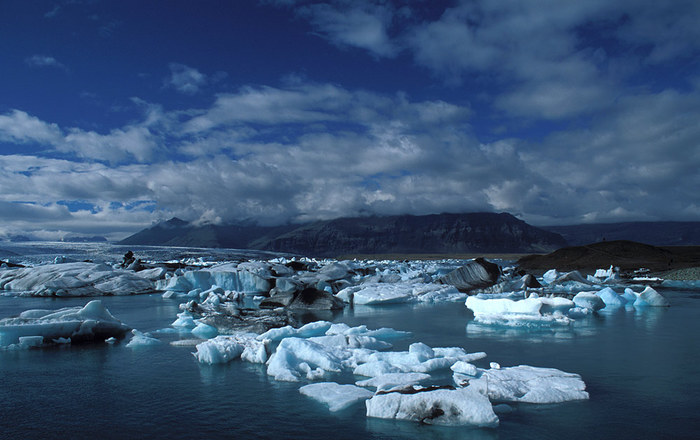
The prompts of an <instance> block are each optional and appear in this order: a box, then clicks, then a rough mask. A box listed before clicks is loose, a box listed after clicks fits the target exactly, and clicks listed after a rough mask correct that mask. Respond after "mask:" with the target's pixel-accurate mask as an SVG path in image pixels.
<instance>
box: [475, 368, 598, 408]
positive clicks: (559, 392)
mask: <svg viewBox="0 0 700 440" xmlns="http://www.w3.org/2000/svg"><path fill="white" fill-rule="evenodd" d="M470 386H475V387H483V389H485V390H487V392H488V396H489V398H490V399H491V400H492V401H494V402H527V403H559V402H566V401H570V400H583V399H588V393H587V392H586V391H585V389H586V384H585V383H584V382H583V380H582V379H581V376H579V375H578V374H573V373H567V372H564V371H561V370H557V369H555V368H539V367H532V366H529V365H520V366H517V367H508V368H499V369H496V368H493V367H492V368H491V369H490V370H485V371H483V373H482V375H481V376H480V377H479V378H477V379H472V380H470Z"/></svg>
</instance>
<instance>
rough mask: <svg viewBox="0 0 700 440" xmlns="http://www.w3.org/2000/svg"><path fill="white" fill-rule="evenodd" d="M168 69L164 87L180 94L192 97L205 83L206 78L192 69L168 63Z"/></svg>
mask: <svg viewBox="0 0 700 440" xmlns="http://www.w3.org/2000/svg"><path fill="white" fill-rule="evenodd" d="M168 67H169V68H170V76H169V77H168V78H166V80H165V85H166V86H168V87H172V88H174V89H175V90H177V91H178V92H180V93H184V94H186V95H194V94H196V93H197V92H199V90H200V88H201V87H203V86H204V85H205V84H206V83H207V76H206V75H205V74H203V73H201V72H200V71H199V70H197V69H195V68H194V67H189V66H186V65H184V64H178V63H170V65H169V66H168Z"/></svg>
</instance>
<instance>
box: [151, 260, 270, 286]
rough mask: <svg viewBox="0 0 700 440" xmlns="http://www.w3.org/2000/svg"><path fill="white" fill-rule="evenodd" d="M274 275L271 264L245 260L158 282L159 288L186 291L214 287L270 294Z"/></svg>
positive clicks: (185, 273)
mask: <svg viewBox="0 0 700 440" xmlns="http://www.w3.org/2000/svg"><path fill="white" fill-rule="evenodd" d="M272 278H273V276H272V274H271V272H270V270H269V267H268V264H266V263H261V262H258V263H255V262H245V263H240V264H235V263H226V264H221V265H218V266H213V267H209V268H207V269H201V270H190V271H186V272H184V273H182V274H180V275H173V276H171V277H166V278H165V279H164V280H159V281H158V282H157V283H156V287H157V288H158V290H165V291H172V292H179V293H181V294H185V293H188V292H191V291H193V290H195V289H201V290H202V291H206V290H209V289H211V288H212V287H220V288H222V289H224V290H230V291H234V292H242V293H250V294H256V293H267V292H269V291H270V289H271V288H272V285H271V283H270V280H271V279H272Z"/></svg>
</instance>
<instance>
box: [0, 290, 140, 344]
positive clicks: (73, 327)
mask: <svg viewBox="0 0 700 440" xmlns="http://www.w3.org/2000/svg"><path fill="white" fill-rule="evenodd" d="M129 330H131V329H130V328H129V327H128V326H127V325H125V324H123V323H122V322H121V321H119V320H118V319H117V318H115V317H114V316H112V314H111V313H109V311H108V310H107V309H106V308H105V307H104V306H103V305H102V301H99V300H95V301H90V302H89V303H87V304H86V305H85V306H84V307H67V308H63V309H59V310H27V311H25V312H22V313H21V314H20V315H19V316H18V317H16V318H5V319H0V346H9V345H11V344H17V343H19V342H20V340H19V338H21V337H26V336H37V337H38V336H41V337H42V338H43V341H44V342H46V343H50V342H53V341H59V340H61V341H64V340H68V339H70V341H71V342H72V343H80V342H92V341H104V340H105V339H107V338H110V337H115V338H122V337H124V335H125V334H126V332H128V331H129ZM61 338H63V339H61Z"/></svg>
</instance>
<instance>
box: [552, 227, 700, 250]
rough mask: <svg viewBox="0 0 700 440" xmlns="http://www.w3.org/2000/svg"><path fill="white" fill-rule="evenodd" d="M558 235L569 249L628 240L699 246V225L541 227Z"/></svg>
mask: <svg viewBox="0 0 700 440" xmlns="http://www.w3.org/2000/svg"><path fill="white" fill-rule="evenodd" d="M542 229H545V230H547V231H550V232H555V233H557V234H560V235H561V236H563V237H564V239H566V241H567V242H568V243H569V245H571V246H581V245H585V244H589V243H597V242H601V241H613V240H628V241H636V242H640V243H646V244H651V245H654V246H691V245H700V222H671V221H663V222H624V223H596V224H581V225H568V226H542Z"/></svg>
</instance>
